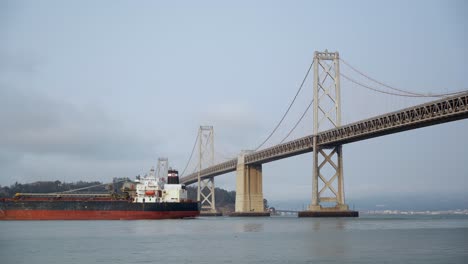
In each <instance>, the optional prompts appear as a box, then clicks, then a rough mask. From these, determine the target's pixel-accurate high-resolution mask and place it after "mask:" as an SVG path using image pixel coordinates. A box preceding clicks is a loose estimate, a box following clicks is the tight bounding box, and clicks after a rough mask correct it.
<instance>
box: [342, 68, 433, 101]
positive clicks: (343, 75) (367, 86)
mask: <svg viewBox="0 0 468 264" xmlns="http://www.w3.org/2000/svg"><path fill="white" fill-rule="evenodd" d="M340 75H341V76H342V77H343V78H345V79H347V80H348V81H350V82H352V83H354V84H357V85H359V86H361V87H364V88H366V89H369V90H372V91H374V92H378V93H384V94H389V95H394V96H401V97H416V98H421V97H439V96H426V95H411V94H399V93H393V92H387V91H382V90H379V89H376V88H374V87H371V86H369V85H365V84H363V83H360V82H358V81H356V80H354V79H352V78H350V77H348V76H346V75H345V74H343V73H341V72H340Z"/></svg>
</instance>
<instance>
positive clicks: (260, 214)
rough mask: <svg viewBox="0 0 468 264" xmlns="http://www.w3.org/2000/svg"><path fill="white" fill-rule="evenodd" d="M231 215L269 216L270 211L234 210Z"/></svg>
mask: <svg viewBox="0 0 468 264" xmlns="http://www.w3.org/2000/svg"><path fill="white" fill-rule="evenodd" d="M229 216H232V217H265V216H266V217H269V216H270V212H234V213H231V214H230V215H229Z"/></svg>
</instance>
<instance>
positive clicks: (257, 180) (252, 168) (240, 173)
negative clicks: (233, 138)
mask: <svg viewBox="0 0 468 264" xmlns="http://www.w3.org/2000/svg"><path fill="white" fill-rule="evenodd" d="M236 173H237V175H236V209H235V212H234V213H232V214H231V216H270V213H269V212H266V211H265V208H264V204H263V191H262V189H263V186H262V185H263V182H262V165H261V164H251V165H246V164H245V153H242V154H240V155H239V157H238V159H237V168H236Z"/></svg>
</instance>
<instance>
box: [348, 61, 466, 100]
mask: <svg viewBox="0 0 468 264" xmlns="http://www.w3.org/2000/svg"><path fill="white" fill-rule="evenodd" d="M340 61H342V62H343V63H344V64H345V65H346V66H348V67H349V68H351V69H352V70H354V71H355V72H357V73H359V74H360V75H362V76H364V77H365V78H367V79H369V80H371V81H373V82H375V83H377V84H380V85H382V86H384V87H387V88H389V89H391V90H394V91H398V92H401V93H406V94H409V95H413V96H408V97H445V96H450V95H455V94H459V93H463V92H465V91H458V92H452V93H443V94H422V93H415V92H410V91H405V90H402V89H398V88H395V87H393V86H390V85H388V84H385V83H383V82H380V81H378V80H376V79H374V78H372V77H370V76H369V75H367V74H365V73H363V72H361V71H359V70H358V69H356V68H355V67H353V66H352V65H350V64H349V63H348V62H346V61H345V60H343V59H342V58H340ZM341 75H342V76H343V77H345V76H344V75H343V74H341ZM345 78H346V79H348V80H349V81H351V82H354V83H356V82H357V81H355V80H350V78H349V77H345ZM356 84H357V83H356ZM358 85H361V86H363V85H362V84H358ZM366 88H369V87H366ZM369 89H372V88H369ZM372 90H374V91H375V90H378V89H375V88H374V89H372ZM377 92H383V91H380V90H379V91H377ZM383 93H387V92H383ZM387 94H391V95H396V96H405V95H397V94H394V93H390V92H388V93H387Z"/></svg>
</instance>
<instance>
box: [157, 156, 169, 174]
mask: <svg viewBox="0 0 468 264" xmlns="http://www.w3.org/2000/svg"><path fill="white" fill-rule="evenodd" d="M168 170H169V160H168V158H158V166H157V167H156V176H157V177H158V178H164V179H166V178H167V172H168Z"/></svg>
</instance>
